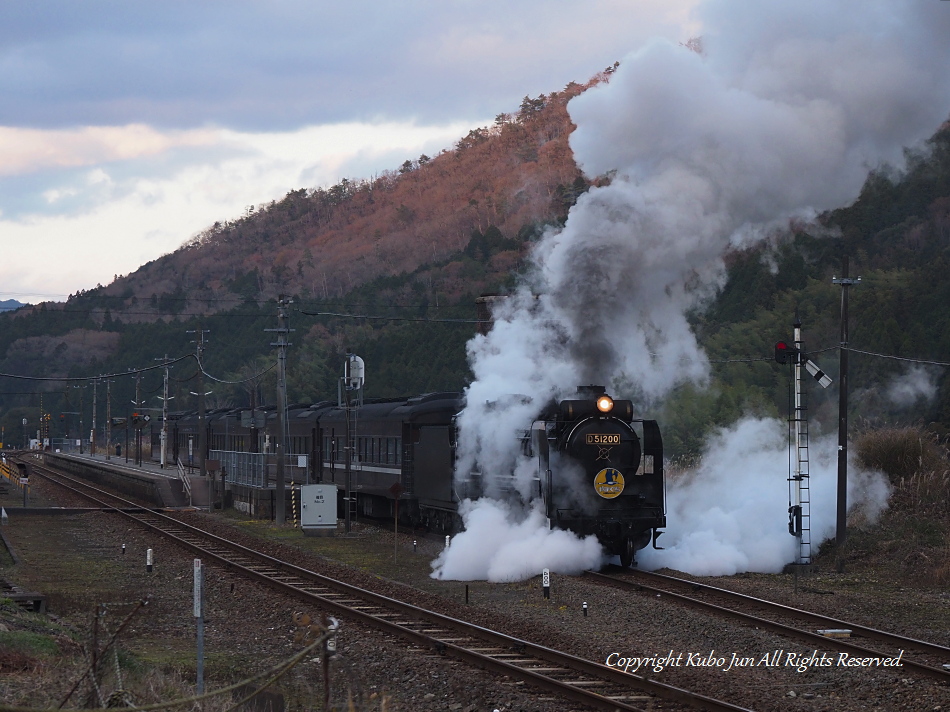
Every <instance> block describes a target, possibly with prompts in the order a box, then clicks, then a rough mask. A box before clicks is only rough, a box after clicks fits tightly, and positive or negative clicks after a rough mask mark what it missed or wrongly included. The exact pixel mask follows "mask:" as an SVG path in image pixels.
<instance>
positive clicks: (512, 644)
mask: <svg viewBox="0 0 950 712" xmlns="http://www.w3.org/2000/svg"><path fill="white" fill-rule="evenodd" d="M33 467H34V471H35V470H36V469H37V468H36V465H35V464H34V465H33ZM42 469H50V468H48V467H44V468H42ZM50 472H52V470H50ZM39 474H41V475H42V476H46V477H49V478H50V479H51V480H53V481H57V480H56V479H55V478H60V477H61V478H64V479H67V480H69V481H71V482H74V483H75V484H79V485H81V486H82V487H84V488H87V489H90V490H93V491H95V492H96V493H97V494H98V495H100V496H101V495H105V496H107V497H109V498H112V499H114V500H116V501H118V502H121V503H123V505H125V506H126V508H117V507H114V506H113V505H109V504H107V503H105V502H103V501H101V500H99V499H97V498H96V497H93V496H92V495H90V494H88V493H85V492H80V491H79V490H78V489H77V488H74V487H70V489H71V490H72V491H74V492H76V493H77V494H80V495H81V496H83V497H86V498H88V499H91V500H93V501H96V502H97V503H98V504H100V505H102V506H103V507H105V508H107V509H109V510H110V511H116V512H117V513H119V514H121V515H122V516H125V517H128V518H129V519H133V520H135V521H136V522H138V523H140V524H142V525H143V526H146V527H147V528H149V529H151V530H153V531H155V532H157V533H159V534H161V535H162V536H165V537H167V538H170V539H172V540H173V541H175V542H176V543H178V544H179V545H181V546H183V547H185V548H187V549H189V550H191V551H194V552H196V553H199V554H201V555H202V556H208V557H210V558H211V559H213V560H215V561H217V562H219V563H221V564H223V565H224V566H226V567H228V568H233V569H236V570H237V571H239V572H240V573H242V574H243V575H245V576H247V577H250V578H254V579H257V580H259V581H261V582H263V583H265V584H267V585H269V586H271V587H272V588H276V589H278V590H280V591H283V592H285V593H289V594H291V595H293V596H295V597H297V598H303V599H304V600H306V601H308V602H310V603H315V604H317V605H320V606H323V607H325V608H328V609H330V610H332V611H334V612H337V613H340V614H342V615H346V616H349V617H351V618H355V619H358V620H360V621H361V622H363V623H365V624H368V625H370V626H372V627H374V628H377V629H379V630H382V631H384V632H387V633H390V634H393V635H398V636H400V637H402V638H404V639H408V640H411V641H413V642H416V643H418V644H420V645H422V646H425V647H427V648H431V649H433V650H435V651H436V652H438V653H440V654H450V655H452V656H453V657H456V658H458V659H460V660H463V661H465V662H467V663H469V664H473V665H476V666H478V667H482V668H484V669H488V670H491V671H493V672H497V673H499V674H502V675H508V676H509V677H513V678H516V679H520V680H523V681H525V682H527V683H529V684H532V685H534V686H536V687H539V688H541V689H542V690H545V691H548V692H553V693H555V694H558V695H560V696H562V697H565V698H567V699H570V700H572V701H574V702H578V703H581V704H585V705H589V706H591V707H594V708H596V709H602V710H629V711H630V712H643V710H642V708H639V707H634V706H632V705H629V704H627V703H625V702H623V701H622V700H623V699H631V698H632V697H634V696H633V695H630V694H629V690H630V689H631V688H634V689H638V690H640V691H642V692H645V693H646V694H647V695H650V696H651V697H652V696H655V697H659V698H662V699H664V700H667V701H670V702H676V703H679V704H684V705H688V706H690V707H695V708H700V709H704V710H709V712H751V711H750V710H748V709H747V708H743V707H738V706H736V705H732V704H730V703H727V702H723V701H720V700H716V699H713V698H711V697H706V696H704V695H700V694H698V693H693V692H690V691H688V690H685V689H683V688H678V687H675V686H673V685H667V684H665V683H661V682H658V681H655V680H651V679H649V678H647V677H642V676H639V675H635V674H632V673H627V672H623V671H621V670H619V669H617V668H612V667H609V666H607V665H604V664H601V663H595V662H592V661H590V660H586V659H583V658H579V657H577V656H574V655H570V654H569V653H564V652H561V651H557V650H554V649H552V648H548V647H545V646H542V645H538V644H535V643H531V642H529V641H525V640H521V639H519V638H515V637H513V636H509V635H506V634H504V633H500V632H498V631H493V630H489V629H487V628H483V627H481V626H477V625H474V624H472V623H468V622H467V621H462V620H459V619H457V618H452V617H450V616H446V615H443V614H441V613H436V612H434V611H429V610H426V609H423V608H420V607H418V606H413V605H411V604H408V603H404V602H402V601H398V600H396V599H393V598H389V597H388V596H383V595H381V594H378V593H374V592H372V591H368V590H366V589H361V588H358V587H356V586H352V585H350V584H347V583H344V582H342V581H338V580H336V579H332V578H330V577H327V576H324V575H322V574H318V573H316V572H313V571H310V570H308V569H304V568H302V567H298V566H296V565H294V564H291V563H289V562H286V561H282V560H280V559H277V558H275V557H272V556H269V555H267V554H263V553H261V552H259V551H255V550H254V549H250V548H248V547H245V546H242V545H240V544H236V543H234V542H231V541H228V540H227V539H224V538H223V537H220V536H217V535H215V534H212V533H210V532H207V531H204V530H203V529H200V528H198V527H194V526H192V525H190V524H186V523H184V522H182V521H180V520H178V519H176V518H174V517H171V516H168V515H166V514H163V513H160V512H155V511H141V510H140V511H138V512H130V511H127V508H128V507H129V506H133V507H134V506H135V505H134V504H133V503H132V502H129V501H128V500H125V499H123V498H122V497H118V496H116V495H114V494H111V493H108V492H105V491H103V490H101V489H99V488H97V487H95V486H93V485H90V484H89V483H86V482H82V481H80V480H77V479H75V478H73V477H71V476H69V475H63V474H60V473H54V474H53V476H51V475H49V474H42V473H39ZM59 484H61V486H67V485H62V483H61V482H60V483H59ZM174 529H178V530H179V531H178V532H177V533H176V532H175V531H173V530H174ZM188 537H191V538H192V539H191V540H190V539H189V538H188ZM194 538H197V541H195V540H194ZM206 542H211V544H212V545H213V546H214V547H215V548H208V545H207V543H206ZM202 544H204V545H202ZM222 550H223V551H222ZM235 554H236V555H237V556H235ZM242 558H243V559H244V561H243V562H242V561H241V560H240V559H242ZM248 560H250V561H248ZM255 565H256V566H258V567H259V568H255ZM308 589H311V590H308ZM314 589H315V590H314ZM321 589H327V590H321ZM335 598H336V600H335ZM354 599H355V600H354ZM354 602H355V603H360V604H366V603H369V604H371V605H370V606H369V607H367V606H366V605H362V606H353V605H347V603H354ZM373 607H375V608H379V609H382V611H381V612H373V611H372V610H370V609H371V608H373ZM392 616H395V617H396V618H397V620H389V619H387V617H392ZM405 617H414V618H415V619H416V620H415V621H406V620H401V619H402V618H405ZM410 625H415V626H419V625H422V626H423V629H422V630H414V629H413V628H411V627H408V626H410ZM432 626H438V627H439V628H442V629H443V630H439V629H434V630H433V629H432V628H431V627H432ZM440 635H441V636H442V637H441V638H440V637H439V636H440ZM457 635H463V636H469V637H471V638H472V642H473V643H474V645H475V646H478V645H481V646H484V645H485V644H486V643H487V644H489V645H491V646H492V648H490V649H497V652H495V653H494V654H491V653H486V652H484V650H485V649H484V648H483V647H482V648H480V649H473V647H472V646H469V647H466V645H465V644H464V643H465V641H464V639H460V638H458V637H450V636H457ZM512 656H514V660H511V659H505V658H511V657H512ZM528 656H532V657H533V658H534V659H533V660H532V659H524V658H528ZM516 661H517V662H519V663H521V665H516V664H515V662H516ZM540 663H550V664H553V665H554V666H556V668H557V669H556V670H552V668H550V667H543V668H537V667H536V668H534V669H532V667H529V665H534V666H537V665H538V664H540ZM537 670H542V671H543V672H559V673H571V674H573V675H574V676H575V677H576V675H577V674H583V675H586V676H588V677H590V678H593V679H592V680H574V681H573V683H574V684H572V682H571V681H564V680H559V679H557V678H555V677H552V676H550V675H547V674H542V672H538V671H537ZM604 683H609V684H612V685H616V686H618V687H620V688H621V689H620V690H618V691H617V692H616V693H612V694H611V695H609V696H608V695H605V694H600V693H597V692H593V691H591V690H586V689H583V688H584V686H585V685H586V686H596V685H601V684H604ZM623 691H628V693H627V694H618V693H621V692H623Z"/></svg>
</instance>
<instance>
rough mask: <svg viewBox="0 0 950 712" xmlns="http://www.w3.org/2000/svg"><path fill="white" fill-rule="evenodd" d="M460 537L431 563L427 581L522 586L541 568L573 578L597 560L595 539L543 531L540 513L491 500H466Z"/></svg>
mask: <svg viewBox="0 0 950 712" xmlns="http://www.w3.org/2000/svg"><path fill="white" fill-rule="evenodd" d="M460 513H461V514H462V517H463V518H464V520H465V531H463V532H462V533H460V534H458V535H456V536H455V538H453V539H452V543H451V546H450V547H449V548H448V549H446V550H444V551H443V552H442V553H441V554H440V555H439V557H438V558H437V559H436V560H435V561H433V562H432V567H433V569H434V572H433V574H432V576H433V578H438V579H448V580H456V581H473V580H485V581H522V580H524V579H527V578H530V577H532V576H537V575H539V574H540V573H541V571H542V570H543V569H545V568H548V569H551V570H552V571H555V572H558V573H563V574H579V573H580V572H581V571H584V570H585V569H589V568H597V567H599V566H600V564H601V561H602V559H603V555H602V553H601V547H600V544H599V543H598V541H597V537H594V536H589V537H586V538H584V539H579V538H578V537H576V536H574V535H573V534H571V533H570V532H565V531H559V530H549V529H548V528H547V525H546V523H545V519H544V515H543V513H542V512H541V511H540V510H539V509H537V508H530V509H528V510H527V511H524V510H521V509H520V508H517V507H513V506H511V505H509V504H507V503H505V502H499V501H497V500H493V499H480V500H477V501H475V502H472V501H471V500H466V501H465V502H463V503H462V506H461V508H460Z"/></svg>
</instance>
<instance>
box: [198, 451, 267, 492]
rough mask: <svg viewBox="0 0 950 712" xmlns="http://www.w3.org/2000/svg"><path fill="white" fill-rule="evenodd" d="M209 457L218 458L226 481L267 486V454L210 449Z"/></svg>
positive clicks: (251, 485)
mask: <svg viewBox="0 0 950 712" xmlns="http://www.w3.org/2000/svg"><path fill="white" fill-rule="evenodd" d="M209 457H210V459H212V460H220V461H221V467H223V468H224V471H225V473H226V477H225V479H226V481H227V482H230V483H233V484H238V485H247V486H249V487H267V455H266V454H265V453H263V452H234V451H231V450H212V451H211V452H210V454H209Z"/></svg>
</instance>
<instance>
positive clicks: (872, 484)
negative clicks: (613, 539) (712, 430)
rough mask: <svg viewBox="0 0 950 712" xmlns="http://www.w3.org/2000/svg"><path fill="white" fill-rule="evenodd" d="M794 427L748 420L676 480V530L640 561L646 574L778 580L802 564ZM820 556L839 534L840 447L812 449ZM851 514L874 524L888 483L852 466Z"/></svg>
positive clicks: (814, 533) (671, 510) (671, 517)
mask: <svg viewBox="0 0 950 712" xmlns="http://www.w3.org/2000/svg"><path fill="white" fill-rule="evenodd" d="M788 463H789V446H788V427H787V425H786V424H785V423H782V422H781V421H778V420H769V419H751V418H750V419H744V420H742V421H740V422H739V423H737V424H735V425H734V426H732V427H731V428H728V429H725V430H722V431H721V432H719V433H718V434H716V435H715V436H714V437H713V438H712V439H711V440H710V442H709V444H708V445H707V449H706V452H705V453H704V456H703V458H702V463H701V464H700V465H699V466H698V467H697V468H696V469H694V470H692V471H690V472H687V473H685V474H684V475H683V476H681V477H679V478H677V479H674V480H670V481H669V485H668V487H669V489H668V494H667V510H668V511H667V520H668V522H669V526H668V527H667V529H666V532H665V534H664V535H663V536H662V537H661V538H660V541H659V542H658V545H660V546H663V547H664V548H663V550H654V549H645V550H643V551H641V552H640V553H639V555H638V557H637V558H638V562H639V565H640V566H641V567H642V568H645V569H648V570H654V569H658V568H663V567H666V568H671V569H676V570H678V571H686V572H688V573H691V574H695V575H697V576H724V575H731V574H736V573H740V572H744V571H757V572H765V573H776V572H778V571H781V570H782V568H783V567H784V565H785V564H787V563H789V562H792V561H795V560H796V554H797V551H796V549H797V539H795V538H794V537H792V536H791V535H790V534H789V532H788V507H789V489H788V484H789V483H788V481H787V480H788V476H789V466H788ZM809 475H810V477H809V480H810V482H809V492H810V499H811V507H810V514H811V517H810V519H811V521H810V539H811V544H812V554H816V553H817V551H818V545H819V544H820V543H821V542H822V541H824V540H825V539H827V538H829V537H830V536H832V535H833V534H834V531H835V526H836V516H837V445H836V442H834V441H833V439H831V438H824V439H821V440H812V441H811V442H810V444H809ZM848 480H849V481H848V503H849V511H852V512H854V511H856V510H861V511H862V512H863V513H864V514H865V516H866V517H867V518H868V519H869V520H872V521H873V520H874V519H876V517H877V516H878V515H879V514H880V512H881V511H883V509H884V507H885V506H886V504H887V498H888V495H889V492H890V488H889V485H888V483H887V478H886V477H885V476H884V475H882V474H880V473H876V472H865V471H862V470H858V469H857V468H856V467H855V466H854V464H853V463H852V464H851V467H850V471H849V478H848Z"/></svg>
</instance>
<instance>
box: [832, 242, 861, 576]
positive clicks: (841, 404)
mask: <svg viewBox="0 0 950 712" xmlns="http://www.w3.org/2000/svg"><path fill="white" fill-rule="evenodd" d="M848 267H849V266H848V256H847V255H845V256H844V257H842V258H841V278H840V279H839V278H837V277H832V279H831V282H832V283H833V284H840V285H841V339H840V342H841V343H840V348H839V349H838V363H839V370H840V375H839V377H838V513H837V522H836V528H835V548H836V549H837V555H838V571H839V572H842V571H844V544H845V541H847V538H848V291H849V287H851V286H852V285H854V284H859V283H860V282H861V278H860V277H858V278H857V279H851V278H850V277H848Z"/></svg>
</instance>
